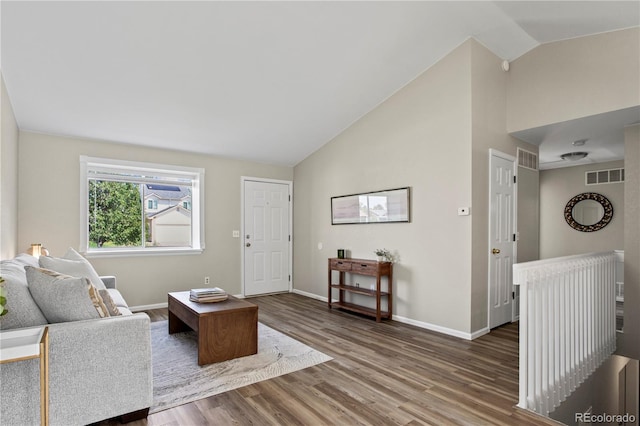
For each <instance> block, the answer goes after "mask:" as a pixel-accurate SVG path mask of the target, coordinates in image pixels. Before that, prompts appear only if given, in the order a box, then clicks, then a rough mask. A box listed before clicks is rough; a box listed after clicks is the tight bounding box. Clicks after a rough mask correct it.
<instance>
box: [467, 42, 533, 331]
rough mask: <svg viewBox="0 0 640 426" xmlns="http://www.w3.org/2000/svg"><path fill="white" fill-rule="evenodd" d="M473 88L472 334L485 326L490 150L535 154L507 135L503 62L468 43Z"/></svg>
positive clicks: (476, 43)
mask: <svg viewBox="0 0 640 426" xmlns="http://www.w3.org/2000/svg"><path fill="white" fill-rule="evenodd" d="M470 43H471V47H472V50H471V54H472V61H471V78H472V80H471V81H472V83H471V88H472V123H473V134H472V153H473V164H472V193H473V199H472V203H471V204H472V209H471V218H472V230H473V232H472V253H473V254H472V259H473V260H472V264H473V266H472V268H473V269H472V275H471V279H472V281H471V331H472V332H473V331H478V330H481V329H483V328H485V327H487V309H488V276H489V256H490V254H489V226H488V225H489V150H490V149H495V150H498V151H500V152H503V153H505V154H509V155H511V156H513V157H515V156H516V149H517V147H522V148H525V149H527V150H528V151H533V152H537V147H534V146H531V145H529V144H527V143H524V142H522V141H519V140H517V139H515V138H512V137H511V136H509V135H508V134H507V132H506V110H507V105H506V102H507V97H506V96H507V77H508V74H507V73H505V72H504V71H502V69H501V63H502V60H501V59H500V58H498V57H497V56H495V55H494V54H493V53H491V52H490V51H489V50H488V49H486V48H485V47H484V46H482V45H481V44H479V43H478V42H476V41H474V40H471V41H470Z"/></svg>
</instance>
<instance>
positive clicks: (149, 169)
mask: <svg viewBox="0 0 640 426" xmlns="http://www.w3.org/2000/svg"><path fill="white" fill-rule="evenodd" d="M99 171H106V172H113V173H118V172H129V173H130V172H132V171H135V172H143V173H145V174H146V175H153V176H158V177H160V178H166V179H168V180H171V179H176V178H181V179H184V178H188V179H191V207H192V209H191V247H124V248H107V249H105V248H100V249H92V248H90V247H89V185H88V183H89V173H94V172H99ZM123 181H127V182H132V181H135V179H125V180H123ZM174 184H175V182H174ZM204 204H205V203H204V168H196V167H183V166H172V165H166V164H155V163H143V162H138V161H126V160H115V159H109V158H98V157H88V156H85V155H81V156H80V247H79V248H80V250H79V251H80V252H81V253H83V254H85V255H86V256H87V257H117V256H136V255H138V256H149V255H162V254H199V253H202V251H203V250H204V248H205V241H204V236H205V232H204V225H205V214H204Z"/></svg>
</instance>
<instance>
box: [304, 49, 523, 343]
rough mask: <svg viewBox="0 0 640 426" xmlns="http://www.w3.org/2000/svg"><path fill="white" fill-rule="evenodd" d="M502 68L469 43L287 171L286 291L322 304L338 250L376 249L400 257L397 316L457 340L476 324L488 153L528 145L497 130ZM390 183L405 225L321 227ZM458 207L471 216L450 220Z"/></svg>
mask: <svg viewBox="0 0 640 426" xmlns="http://www.w3.org/2000/svg"><path fill="white" fill-rule="evenodd" d="M500 62H501V61H500V59H499V58H497V57H496V56H495V55H493V54H492V53H491V52H489V51H488V50H487V49H486V48H484V47H483V46H481V45H480V44H479V43H477V42H476V41H474V40H469V41H468V42H466V43H464V44H463V45H461V46H460V47H458V48H457V49H455V50H454V51H453V52H451V53H450V54H449V55H448V56H446V57H445V58H444V59H443V60H442V61H440V62H439V63H438V64H436V65H434V66H433V67H432V68H430V69H428V70H427V71H426V72H425V73H423V74H422V75H421V76H419V77H418V78H417V79H416V80H414V81H413V82H411V83H410V84H408V85H407V86H406V87H404V88H403V89H402V90H400V91H399V92H397V93H396V94H395V95H394V96H392V97H391V98H389V99H388V100H387V101H386V102H384V103H383V104H381V105H380V106H379V107H378V108H376V109H375V110H373V111H371V112H370V113H369V114H367V115H366V116H365V117H363V118H362V119H361V120H359V121H358V122H356V123H355V124H354V125H353V126H352V127H350V128H349V129H347V130H346V131H345V132H344V133H343V134H341V135H339V136H338V137H337V138H335V139H334V140H333V141H331V142H330V143H329V144H327V145H326V146H324V147H323V148H322V149H320V150H318V151H317V152H316V153H315V154H313V155H312V156H310V157H309V158H307V159H306V160H304V161H303V162H301V163H300V164H298V165H297V166H296V167H295V174H294V178H295V185H296V188H295V192H296V197H295V205H294V209H295V211H294V214H295V225H294V230H295V254H296V256H295V260H294V277H295V282H294V287H295V289H296V290H298V291H303V292H306V293H311V294H314V295H318V296H325V297H326V293H327V290H326V288H327V282H326V281H327V272H326V268H327V260H326V259H327V258H328V257H332V256H335V253H336V249H338V248H346V249H349V250H350V251H351V255H352V257H363V258H373V253H372V251H373V249H374V248H376V247H386V248H388V249H390V250H392V251H397V253H398V254H399V256H400V260H399V262H398V263H397V264H396V265H395V266H394V281H395V289H394V291H395V292H396V298H395V304H394V305H395V306H394V314H395V315H397V316H399V317H401V318H405V319H409V320H413V321H416V322H419V323H423V325H427V326H435V327H442V328H444V329H448V331H451V330H453V331H457V332H461V333H467V334H470V333H473V332H476V331H479V330H481V329H482V328H484V327H486V325H487V288H488V283H487V274H488V272H487V267H488V266H487V265H488V249H487V247H488V233H487V224H488V221H489V219H488V200H489V193H488V186H487V184H488V181H489V176H488V170H489V167H488V166H489V153H488V152H489V151H488V150H489V148H497V149H499V150H501V151H503V152H506V153H508V154H511V155H515V150H516V146H517V144H520V145H522V146H525V145H526V144H523V143H520V142H518V141H515V139H512V138H510V137H509V136H508V135H507V134H506V131H505V128H506V124H505V121H506V118H505V115H506V112H505V110H506V75H505V73H504V72H503V71H501V70H500ZM526 147H527V149H529V150H532V149H533V150H535V148H532V147H531V146H528V145H526ZM398 186H411V187H412V221H411V223H409V224H384V225H380V224H377V225H339V226H331V221H330V215H329V206H330V198H331V197H332V196H336V195H344V194H351V193H355V192H359V191H371V190H378V189H386V188H393V187H398ZM465 206H470V207H471V216H458V215H457V208H458V207H465ZM318 243H322V245H323V249H322V250H319V249H318Z"/></svg>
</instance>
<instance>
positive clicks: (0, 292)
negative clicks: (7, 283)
mask: <svg viewBox="0 0 640 426" xmlns="http://www.w3.org/2000/svg"><path fill="white" fill-rule="evenodd" d="M3 283H4V279H3V278H2V277H0V317H1V316H2V315H4V314H6V313H7V312H8V311H7V308H5V306H7V297H6V296H5V294H6V293H5V291H4V284H3Z"/></svg>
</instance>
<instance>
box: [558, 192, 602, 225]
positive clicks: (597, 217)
mask: <svg viewBox="0 0 640 426" xmlns="http://www.w3.org/2000/svg"><path fill="white" fill-rule="evenodd" d="M564 218H565V220H566V221H567V223H568V224H569V226H570V227H572V228H573V229H575V230H578V231H582V232H593V231H598V230H600V229H602V228H604V227H605V226H607V225H608V224H609V222H611V219H612V218H613V206H612V205H611V202H610V201H609V200H608V199H607V197H605V196H604V195H601V194H597V193H595V192H583V193H582V194H578V195H576V196H575V197H573V198H572V199H570V200H569V202H568V203H567V205H566V206H565V208H564Z"/></svg>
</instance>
